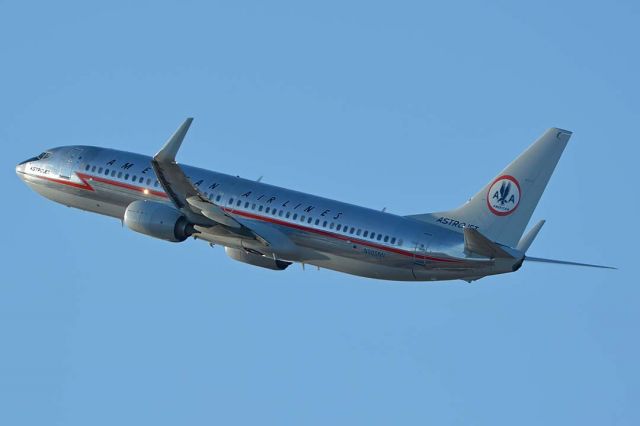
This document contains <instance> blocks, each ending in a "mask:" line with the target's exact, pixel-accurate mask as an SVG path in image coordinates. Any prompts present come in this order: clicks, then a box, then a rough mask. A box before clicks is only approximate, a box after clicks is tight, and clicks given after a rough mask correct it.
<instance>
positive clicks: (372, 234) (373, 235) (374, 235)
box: [371, 232, 376, 240]
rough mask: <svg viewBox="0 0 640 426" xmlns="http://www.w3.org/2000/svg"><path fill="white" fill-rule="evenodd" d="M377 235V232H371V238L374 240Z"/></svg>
mask: <svg viewBox="0 0 640 426" xmlns="http://www.w3.org/2000/svg"><path fill="white" fill-rule="evenodd" d="M375 237H376V233H375V232H372V233H371V239H372V240H373V239H374V238H375Z"/></svg>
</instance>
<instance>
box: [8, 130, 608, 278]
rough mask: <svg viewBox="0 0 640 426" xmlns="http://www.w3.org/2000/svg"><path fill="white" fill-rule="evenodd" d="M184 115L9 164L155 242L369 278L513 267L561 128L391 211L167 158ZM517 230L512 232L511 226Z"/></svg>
mask: <svg viewBox="0 0 640 426" xmlns="http://www.w3.org/2000/svg"><path fill="white" fill-rule="evenodd" d="M192 120H193V119H191V118H188V119H187V120H186V121H185V122H184V123H183V124H182V125H181V126H180V128H178V130H177V131H176V132H175V133H174V134H173V136H171V138H169V140H168V141H167V143H166V144H165V145H164V146H163V147H162V149H160V151H159V152H158V153H157V154H156V155H155V156H153V157H148V156H146V155H140V154H133V153H130V152H124V151H116V150H113V149H108V148H98V147H93V146H75V145H74V146H64V147H59V148H54V149H50V150H48V151H45V152H43V153H42V154H40V155H39V156H37V157H34V158H30V159H28V160H26V161H23V162H21V163H20V164H18V165H17V166H16V173H17V174H18V176H19V177H20V178H21V179H22V180H23V181H24V182H25V183H26V184H27V185H28V186H29V187H31V188H32V189H33V190H34V191H36V192H37V193H39V194H40V195H42V196H44V197H46V198H49V199H50V200H53V201H56V202H58V203H60V204H64V205H66V206H70V207H75V208H78V209H82V210H88V211H91V212H95V213H100V214H103V215H107V216H113V217H115V218H118V219H120V220H121V221H122V222H123V223H124V224H125V225H126V226H127V227H128V228H130V229H132V230H134V231H136V232H139V233H142V234H145V235H149V236H151V237H155V238H159V239H162V240H166V241H172V242H181V241H185V240H186V239H187V238H189V237H193V238H197V239H200V240H205V241H208V242H209V243H211V244H220V245H222V246H224V247H225V251H226V252H227V254H228V255H229V257H231V258H232V259H235V260H238V261H240V262H245V263H249V264H251V265H254V266H260V267H263V268H268V269H274V270H283V269H286V268H287V267H288V266H289V265H291V263H293V262H299V263H302V264H303V266H304V264H309V265H314V266H317V267H319V268H320V267H321V268H327V269H333V270H336V271H340V272H346V273H348V274H353V275H360V276H363V277H369V278H378V279H383V280H398V281H436V280H451V279H462V280H465V281H469V282H471V281H474V280H477V279H480V278H482V277H485V276H487V275H494V274H503V273H507V272H514V271H517V270H518V269H520V267H521V266H522V263H523V262H524V261H525V260H527V261H535V262H548V263H561V264H566V265H578V266H591V267H599V268H609V267H607V266H599V265H590V264H584V263H575V262H565V261H559V260H551V259H541V258H534V257H530V256H526V252H527V249H528V248H529V246H530V245H531V243H532V242H533V240H534V239H535V238H536V235H537V234H538V232H539V231H540V228H542V225H543V224H544V221H540V222H538V223H536V224H535V225H534V226H533V227H532V228H531V229H530V230H529V231H528V232H527V233H526V234H524V231H525V228H526V226H527V224H528V222H529V219H530V218H531V215H532V213H533V210H534V209H535V207H536V205H537V204H538V201H539V200H540V196H541V195H542V192H543V191H544V189H545V187H546V186H547V182H549V178H550V177H551V174H552V173H553V170H554V168H555V166H556V164H557V162H558V160H559V159H560V155H561V154H562V151H563V150H564V148H565V146H566V145H567V142H568V141H569V138H570V137H571V132H568V131H566V130H562V129H556V128H551V129H549V130H547V131H546V132H545V133H544V134H543V135H542V136H541V137H540V138H539V139H538V140H537V141H536V142H535V143H534V144H533V145H531V146H530V147H529V148H528V149H527V150H526V151H525V152H524V153H522V154H521V155H520V156H519V157H518V158H516V159H515V160H514V161H513V162H512V163H511V164H509V165H508V166H507V167H506V168H505V169H504V170H503V171H501V172H500V173H498V175H497V176H496V177H495V178H494V179H492V180H491V181H490V182H489V183H488V184H486V185H485V186H484V188H482V189H481V190H480V192H478V193H477V194H476V195H474V196H473V197H472V198H471V199H470V200H469V201H467V202H466V203H465V204H463V205H462V206H460V207H458V208H456V209H454V210H450V211H444V212H438V213H425V214H416V215H410V216H397V215H394V214H391V213H387V212H384V211H377V210H372V209H368V208H365V207H358V206H355V205H352V204H347V203H342V202H339V201H334V200H329V199H327V198H322V197H316V196H314V195H309V194H305V193H302V192H297V191H292V190H289V189H284V188H280V187H277V186H272V185H267V184H265V183H262V182H260V181H259V180H258V181H252V180H247V179H242V178H240V177H236V176H229V175H225V174H221V173H216V172H212V171H208V170H204V169H200V168H196V167H190V166H183V165H179V164H178V163H176V154H177V153H178V149H179V148H180V145H181V144H182V141H183V139H184V137H185V135H186V133H187V130H188V129H189V126H190V125H191V122H192ZM523 234H524V236H523Z"/></svg>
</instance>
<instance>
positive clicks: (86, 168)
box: [84, 164, 91, 172]
mask: <svg viewBox="0 0 640 426" xmlns="http://www.w3.org/2000/svg"><path fill="white" fill-rule="evenodd" d="M89 167H91V166H90V165H88V164H87V165H86V166H85V167H84V170H85V171H87V172H88V171H89Z"/></svg>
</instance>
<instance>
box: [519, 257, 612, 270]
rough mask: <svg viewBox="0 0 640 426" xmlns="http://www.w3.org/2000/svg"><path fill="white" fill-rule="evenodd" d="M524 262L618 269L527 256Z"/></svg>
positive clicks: (608, 267) (609, 267)
mask: <svg viewBox="0 0 640 426" xmlns="http://www.w3.org/2000/svg"><path fill="white" fill-rule="evenodd" d="M524 260H526V261H528V262H542V263H556V264H558V265H572V266H587V267H589V268H603V269H618V268H615V267H613V266H604V265H592V264H590V263H578V262H567V261H566V260H555V259H543V258H541V257H530V256H525V258H524Z"/></svg>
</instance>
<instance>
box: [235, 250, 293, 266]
mask: <svg viewBox="0 0 640 426" xmlns="http://www.w3.org/2000/svg"><path fill="white" fill-rule="evenodd" d="M224 250H225V252H227V255H228V256H229V257H230V258H232V259H234V260H237V261H239V262H244V263H248V264H250V265H253V266H259V267H261V268H267V269H273V270H275V271H282V270H284V269H287V267H288V266H289V265H291V262H285V261H284V260H277V259H273V258H271V257H265V256H262V255H261V254H256V253H252V252H250V251H246V250H242V249H235V248H231V247H225V248H224Z"/></svg>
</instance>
